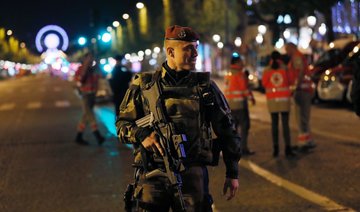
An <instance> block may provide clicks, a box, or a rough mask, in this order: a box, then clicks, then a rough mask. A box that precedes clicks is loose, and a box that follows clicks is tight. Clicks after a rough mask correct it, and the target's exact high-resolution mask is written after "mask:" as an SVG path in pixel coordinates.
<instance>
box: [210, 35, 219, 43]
mask: <svg viewBox="0 0 360 212" xmlns="http://www.w3.org/2000/svg"><path fill="white" fill-rule="evenodd" d="M212 39H213V41H214V42H216V43H217V42H219V41H220V39H221V37H220V35H218V34H215V35H213V37H212Z"/></svg>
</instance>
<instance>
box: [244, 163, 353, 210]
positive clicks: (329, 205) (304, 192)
mask: <svg viewBox="0 0 360 212" xmlns="http://www.w3.org/2000/svg"><path fill="white" fill-rule="evenodd" d="M239 164H240V166H241V167H243V168H246V169H248V170H250V171H252V172H254V173H256V174H257V175H259V176H261V177H263V178H265V179H266V180H268V181H270V182H272V183H274V184H275V185H277V186H279V187H282V188H284V189H286V190H289V191H291V192H292V193H294V194H296V195H298V196H299V197H301V198H303V199H306V200H308V201H310V202H313V203H315V204H317V205H319V206H321V207H323V208H324V209H325V210H327V211H349V212H350V211H351V212H355V210H354V209H352V208H349V207H346V206H343V205H340V204H338V203H336V202H335V201H332V200H331V199H329V198H327V197H325V196H322V195H320V194H317V193H315V192H312V191H310V190H308V189H306V188H304V187H302V186H299V185H297V184H295V183H292V182H290V181H288V180H285V179H283V178H281V177H279V176H276V175H274V174H272V173H271V172H269V171H267V170H265V169H263V168H261V167H259V166H258V165H256V164H255V163H253V162H251V161H250V160H247V159H241V160H240V162H239Z"/></svg>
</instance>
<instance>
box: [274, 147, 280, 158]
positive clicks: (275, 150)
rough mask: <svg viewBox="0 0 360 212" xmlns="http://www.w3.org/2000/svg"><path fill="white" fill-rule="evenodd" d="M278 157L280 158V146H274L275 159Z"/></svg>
mask: <svg viewBox="0 0 360 212" xmlns="http://www.w3.org/2000/svg"><path fill="white" fill-rule="evenodd" d="M277 156H279V145H274V146H273V157H274V158H276V157H277Z"/></svg>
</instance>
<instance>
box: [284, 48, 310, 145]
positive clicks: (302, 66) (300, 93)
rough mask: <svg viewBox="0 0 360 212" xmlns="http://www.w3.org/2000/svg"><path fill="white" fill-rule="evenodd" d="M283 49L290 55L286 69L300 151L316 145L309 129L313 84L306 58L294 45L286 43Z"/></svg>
mask: <svg viewBox="0 0 360 212" xmlns="http://www.w3.org/2000/svg"><path fill="white" fill-rule="evenodd" d="M285 51H286V53H287V54H288V55H289V57H290V61H289V64H288V71H289V76H290V84H291V87H292V89H293V92H294V93H293V97H294V101H295V115H296V120H297V124H298V130H299V134H298V139H297V141H298V142H297V144H298V145H297V147H298V148H299V150H301V151H307V150H309V149H311V148H314V147H316V145H315V142H314V139H313V138H312V135H311V129H310V112H311V101H312V98H313V96H314V89H315V85H314V83H313V82H312V81H311V78H310V73H309V69H308V64H307V61H306V58H305V56H304V55H303V54H302V53H301V52H300V51H299V50H298V49H297V47H296V45H295V44H293V43H287V44H286V45H285Z"/></svg>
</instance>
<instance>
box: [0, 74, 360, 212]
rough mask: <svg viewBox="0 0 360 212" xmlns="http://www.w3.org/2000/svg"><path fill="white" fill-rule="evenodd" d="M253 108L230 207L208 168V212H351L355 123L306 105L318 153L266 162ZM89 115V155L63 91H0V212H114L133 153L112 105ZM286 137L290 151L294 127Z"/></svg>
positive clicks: (339, 110) (357, 137)
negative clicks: (92, 122)
mask: <svg viewBox="0 0 360 212" xmlns="http://www.w3.org/2000/svg"><path fill="white" fill-rule="evenodd" d="M218 83H219V85H220V87H221V81H218ZM256 98H257V100H258V101H257V105H255V106H252V107H251V109H250V110H251V118H252V123H251V124H252V125H251V132H250V138H249V142H250V147H251V148H252V149H253V150H255V151H256V154H255V155H254V156H250V157H246V158H245V157H244V158H242V160H241V162H240V164H239V166H240V179H239V182H240V189H239V191H238V193H237V196H236V198H235V199H233V200H231V201H226V200H225V197H224V196H222V194H221V190H222V184H223V181H224V175H225V168H224V165H223V163H220V165H219V166H218V167H209V172H210V176H211V179H210V181H211V183H210V190H211V193H212V195H213V197H214V200H215V204H214V211H358V210H360V201H359V199H360V192H359V190H360V183H359V181H358V179H359V177H360V171H359V170H360V169H359V168H360V162H359V153H360V130H359V123H360V119H358V118H357V117H356V116H355V115H354V114H353V112H352V111H351V110H349V109H348V108H347V107H343V106H339V105H338V104H321V105H315V106H313V110H312V112H313V113H312V120H311V121H312V129H313V133H314V137H315V139H316V142H317V145H318V146H317V148H316V149H314V150H313V151H312V152H309V153H307V154H299V155H298V156H297V157H296V158H295V159H291V160H289V159H286V158H285V157H284V154H283V151H281V153H280V157H279V158H277V159H273V158H272V157H271V152H272V149H271V148H272V144H271V135H270V117H269V115H268V113H267V110H266V107H265V98H264V96H263V94H260V93H256ZM96 114H97V118H98V120H99V123H100V130H101V132H102V133H103V134H105V135H106V138H107V141H106V143H105V144H104V145H103V146H102V147H99V146H97V144H96V141H95V138H94V137H93V136H92V134H91V133H89V132H87V133H86V134H85V139H86V140H88V141H89V142H90V143H91V145H90V146H87V147H84V146H78V145H76V144H75V143H74V137H75V134H76V124H77V121H78V120H79V118H80V115H81V106H80V100H79V98H78V96H76V94H75V93H74V90H73V88H72V86H71V83H69V82H67V81H63V80H61V79H58V78H51V77H48V76H36V77H25V78H22V79H16V80H7V81H0V120H1V121H0V211H6V212H7V211H19V212H20V211H21V212H23V211H34V212H38V211H55V212H56V211H59V212H60V211H76V212H77V211H123V202H122V195H123V192H124V189H125V186H126V184H127V183H129V182H131V180H132V168H131V167H130V164H131V162H132V150H131V147H128V146H125V145H122V144H119V143H118V142H117V140H116V137H115V128H114V125H113V120H114V113H113V109H112V105H110V104H99V105H98V106H97V107H96ZM291 117H294V116H293V115H292V116H291ZM291 133H292V135H291V136H292V139H293V141H294V140H295V138H296V126H295V122H294V120H293V118H292V119H291ZM280 144H281V145H282V144H283V143H282V141H280ZM281 150H283V146H281Z"/></svg>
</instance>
